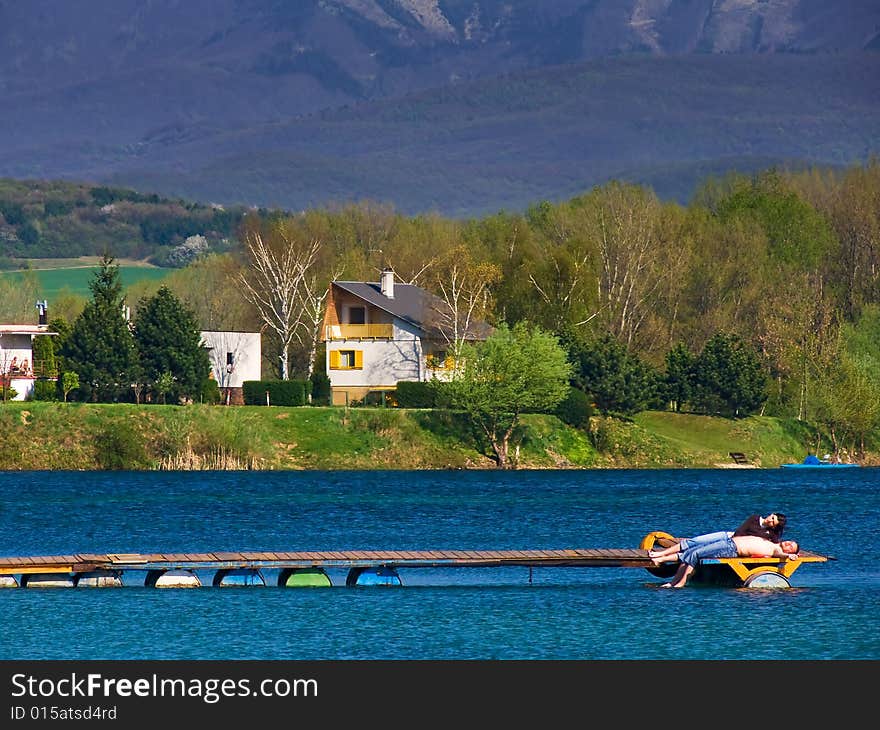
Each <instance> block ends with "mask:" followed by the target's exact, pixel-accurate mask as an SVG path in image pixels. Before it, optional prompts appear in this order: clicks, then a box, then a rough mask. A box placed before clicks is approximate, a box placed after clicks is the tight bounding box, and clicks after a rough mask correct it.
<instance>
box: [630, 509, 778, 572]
mask: <svg viewBox="0 0 880 730" xmlns="http://www.w3.org/2000/svg"><path fill="white" fill-rule="evenodd" d="M785 522H786V517H785V515H784V514H782V512H771V513H770V514H769V515H767V516H766V517H762V516H761V515H750V516H749V517H747V518H746V519H745V521H744V522H743V523H742V524H741V525H740V526H739V527H737V528H736V529H735V530H733V531H732V532H731V531H726V530H722V531H719V532H707V533H706V534H705V535H697V536H696V537H685V538H682V539H681V540H679V541H678V542H677V543H676V544H675V545H671V546H670V547H668V548H665V549H664V550H650V551H649V552H648V555H649V556H650V557H651V559H652V560H653V561H654V563H655V564H656V565H659V564H660V563H668V562H674V561H676V560H678V554H679V553H681V552H684V551H685V550H687V549H688V548H690V547H696V546H699V545H708V544H709V543H713V542H715V541H716V540H720V539H722V538H724V537H745V536H747V535H751V536H753V537H762V538H764V539H765V540H770V542H775V543H778V542H780V541H781V540H782V531H783V530H784V529H785Z"/></svg>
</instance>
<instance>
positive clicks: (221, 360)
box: [202, 331, 262, 405]
mask: <svg viewBox="0 0 880 730" xmlns="http://www.w3.org/2000/svg"><path fill="white" fill-rule="evenodd" d="M202 345H203V346H204V347H205V348H206V349H207V350H208V357H209V358H210V360H211V374H212V375H213V377H214V380H216V381H217V385H219V386H220V394H221V395H222V397H223V402H224V403H226V404H237V405H241V404H242V403H244V398H243V397H242V383H244V381H245V380H262V350H261V347H262V342H261V337H260V333H259V332H222V331H205V332H202Z"/></svg>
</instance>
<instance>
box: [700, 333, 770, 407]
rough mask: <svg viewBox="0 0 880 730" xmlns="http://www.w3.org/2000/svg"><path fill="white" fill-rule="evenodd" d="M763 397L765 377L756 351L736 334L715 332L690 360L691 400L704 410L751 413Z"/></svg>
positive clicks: (765, 396)
mask: <svg viewBox="0 0 880 730" xmlns="http://www.w3.org/2000/svg"><path fill="white" fill-rule="evenodd" d="M766 399H767V376H766V373H765V372H764V370H763V368H762V367H761V362H760V360H759V359H758V355H757V353H755V350H754V348H752V347H751V346H750V345H749V344H748V343H747V342H745V341H744V340H743V339H742V338H740V337H739V336H738V335H734V334H728V333H721V332H719V333H717V334H715V335H714V336H713V337H712V338H711V339H710V340H709V341H708V342H707V343H706V344H705V346H704V347H703V350H702V352H700V354H699V356H698V357H697V359H696V361H695V363H694V402H695V404H696V405H697V406H698V407H700V408H701V409H702V410H704V411H705V412H707V413H717V412H720V413H722V414H724V415H727V416H746V415H748V414H750V413H754V412H755V411H757V410H758V408H760V406H761V404H762V403H763V402H764V401H765V400H766Z"/></svg>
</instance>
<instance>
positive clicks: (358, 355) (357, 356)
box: [354, 350, 364, 369]
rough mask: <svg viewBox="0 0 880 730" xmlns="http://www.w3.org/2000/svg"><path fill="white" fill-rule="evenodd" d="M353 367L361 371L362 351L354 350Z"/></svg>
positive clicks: (362, 363) (362, 362)
mask: <svg viewBox="0 0 880 730" xmlns="http://www.w3.org/2000/svg"><path fill="white" fill-rule="evenodd" d="M354 366H355V367H356V368H358V369H363V367H364V351H363V350H355V351H354Z"/></svg>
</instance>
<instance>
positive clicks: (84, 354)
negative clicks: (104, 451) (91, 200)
mask: <svg viewBox="0 0 880 730" xmlns="http://www.w3.org/2000/svg"><path fill="white" fill-rule="evenodd" d="M89 289H90V290H91V292H92V300H91V301H90V302H89V303H88V304H86V306H85V309H83V311H82V313H81V314H80V315H79V316H78V317H77V318H76V320H75V321H74V323H73V327H72V329H71V331H70V333H69V334H68V335H67V336H66V337H65V339H64V343H63V345H62V349H61V353H60V354H61V356H62V357H63V358H64V360H63V366H64V369H65V370H71V371H75V372H76V373H77V374H78V375H79V393H80V395H81V396H82V397H83V398H85V399H87V400H93V401H104V402H108V401H117V400H127V399H128V397H129V393H128V391H129V386H130V380H131V374H132V372H133V371H134V370H135V369H136V366H137V356H136V352H135V347H134V338H133V337H132V334H131V330H130V329H129V326H128V321H127V318H126V317H125V315H124V311H123V307H124V300H123V294H122V283H121V282H120V279H119V266H118V265H117V264H115V263H114V260H113V257H111V256H108V255H105V256H104V258H103V259H102V260H101V265H100V268H99V270H98V271H97V272H95V275H94V277H93V279H92V281H91V282H90V283H89Z"/></svg>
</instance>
